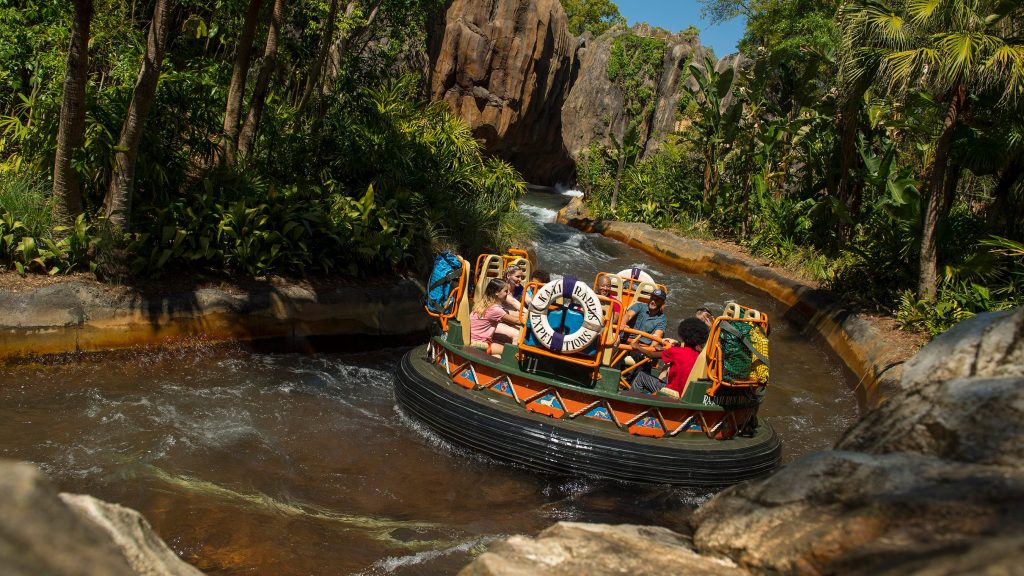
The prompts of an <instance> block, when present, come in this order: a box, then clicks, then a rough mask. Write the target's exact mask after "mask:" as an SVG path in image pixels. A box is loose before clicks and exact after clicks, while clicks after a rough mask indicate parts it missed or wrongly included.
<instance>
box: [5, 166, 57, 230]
mask: <svg viewBox="0 0 1024 576" xmlns="http://www.w3.org/2000/svg"><path fill="white" fill-rule="evenodd" d="M50 192H51V190H50V187H49V185H48V184H47V183H46V182H45V181H44V180H42V179H40V178H38V177H35V176H32V175H30V174H24V173H0V214H4V213H5V212H9V213H11V214H12V215H13V216H14V217H15V219H17V220H20V221H21V223H22V224H23V225H24V226H25V228H26V229H27V233H26V235H27V236H33V237H36V238H44V237H49V236H50V229H51V224H52V215H51V214H50V207H51V198H52V196H51V194H50Z"/></svg>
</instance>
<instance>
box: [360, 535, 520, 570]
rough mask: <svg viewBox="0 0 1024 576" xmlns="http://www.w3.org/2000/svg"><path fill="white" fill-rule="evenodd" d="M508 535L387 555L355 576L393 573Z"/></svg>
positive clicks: (478, 548)
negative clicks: (401, 554)
mask: <svg viewBox="0 0 1024 576" xmlns="http://www.w3.org/2000/svg"><path fill="white" fill-rule="evenodd" d="M507 537H508V535H505V534H501V535H496V536H482V537H480V538H474V539H472V540H468V541H466V542H463V543H461V544H457V545H455V546H451V547H449V548H444V549H442V550H424V551H423V552H417V553H415V554H409V555H406V556H388V557H387V558H384V559H382V560H377V561H376V562H374V563H373V564H371V565H370V566H369V567H367V568H366V569H365V570H363V571H361V572H356V575H357V576H373V575H376V574H393V573H394V572H395V571H396V570H398V569H399V568H406V567H409V566H415V565H417V564H423V563H424V562H429V561H431V560H436V559H437V558H441V557H443V556H448V555H450V554H458V553H471V552H476V551H481V552H482V551H483V550H484V549H486V548H487V546H488V545H490V543H491V542H494V541H495V540H498V539H500V538H507Z"/></svg>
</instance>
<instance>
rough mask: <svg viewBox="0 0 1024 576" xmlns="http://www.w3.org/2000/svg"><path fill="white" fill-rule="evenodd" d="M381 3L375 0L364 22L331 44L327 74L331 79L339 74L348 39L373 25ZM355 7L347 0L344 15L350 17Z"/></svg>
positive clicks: (354, 4)
mask: <svg viewBox="0 0 1024 576" xmlns="http://www.w3.org/2000/svg"><path fill="white" fill-rule="evenodd" d="M381 4H383V0H375V1H374V3H373V5H372V6H370V13H369V14H367V16H366V23H365V24H363V25H362V26H359V27H357V28H354V29H353V30H350V31H349V32H348V34H342V35H341V37H340V38H338V40H337V41H336V42H335V43H334V45H333V46H331V52H330V54H331V57H330V60H331V67H330V68H329V69H328V76H329V77H330V78H331V80H334V79H335V78H337V77H338V74H341V66H342V63H343V60H344V58H345V54H346V53H347V52H348V43H349V40H352V39H354V38H356V37H357V36H359V35H360V34H362V33H363V32H364V31H365V30H367V29H368V28H370V27H371V26H372V25H373V23H374V21H375V20H376V19H377V13H378V12H379V11H380V6H381ZM355 8H356V3H355V2H354V1H353V2H349V3H348V4H347V5H346V7H345V17H346V18H350V17H351V16H352V12H354V11H355ZM357 53H358V50H357Z"/></svg>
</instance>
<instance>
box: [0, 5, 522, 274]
mask: <svg viewBox="0 0 1024 576" xmlns="http://www.w3.org/2000/svg"><path fill="white" fill-rule="evenodd" d="M439 9H443V2H439V1H437V0H348V1H345V2H341V1H340V0H317V1H313V2H302V3H291V2H284V1H283V0H226V1H223V2H186V3H168V2H167V1H166V0H140V1H138V2H131V3H124V2H113V1H111V0H75V1H74V2H70V3H60V2H47V1H41V0H23V1H18V2H4V1H3V0H0V267H9V268H16V269H17V270H19V271H22V272H29V271H39V272H43V271H45V272H48V273H59V272H66V271H69V270H88V269H90V268H96V267H97V266H98V268H99V269H98V272H99V273H100V274H106V275H108V276H123V275H131V274H146V275H159V274H164V273H167V272H168V271H170V270H181V269H188V270H197V271H202V272H203V273H213V274H244V275H263V274H268V273H279V274H292V275H308V274H338V273H340V274H344V275H365V274H377V273H382V272H390V271H393V270H395V269H410V268H415V267H416V266H417V265H420V264H422V263H424V262H425V261H426V260H427V259H426V258H425V257H424V256H425V255H426V254H429V252H430V251H431V250H432V249H433V248H436V247H438V246H455V247H457V248H459V249H461V250H463V251H464V252H466V253H467V254H472V253H474V252H477V251H482V250H489V249H500V248H504V247H505V246H507V245H508V244H510V243H515V242H519V241H521V240H522V238H523V235H524V234H525V233H527V232H528V225H527V224H526V220H525V219H523V218H522V217H521V216H519V214H518V211H517V207H516V202H517V198H518V197H519V195H520V194H521V193H522V192H523V191H524V190H525V185H524V184H523V182H522V179H521V177H520V176H519V175H518V174H517V173H516V171H515V170H514V169H512V168H511V166H509V165H508V164H507V163H504V162H501V161H498V160H494V159H488V158H485V157H484V156H483V155H482V153H481V149H480V146H479V144H478V143H477V141H476V140H475V139H474V138H473V135H472V134H471V133H470V131H469V130H468V128H467V127H466V126H465V124H464V123H462V122H461V121H459V120H458V119H457V118H455V117H453V116H452V115H451V114H450V113H449V112H448V111H447V109H446V108H444V107H443V106H437V105H429V104H427V103H425V102H423V101H422V100H421V97H420V91H419V85H418V81H417V80H415V79H414V78H413V77H412V76H410V73H411V72H415V71H416V67H415V65H411V64H409V63H408V62H410V59H409V58H408V55H409V54H412V53H414V52H415V50H418V49H420V47H422V46H423V44H424V39H425V30H426V24H427V21H428V18H429V17H430V16H431V14H432V13H434V12H435V11H437V10H439ZM76 38H79V39H81V40H80V41H79V42H76V41H75V39H76ZM69 46H70V49H69ZM76 46H78V47H79V48H81V50H80V51H79V53H76V51H75V47H76ZM77 71H84V72H85V73H84V74H77ZM79 81H80V82H81V84H80V85H78V84H76V82H79ZM76 90H81V92H80V94H81V95H82V98H81V99H80V100H81V101H80V102H77V101H74V98H72V99H71V101H69V95H74V94H75V93H76ZM456 227H458V228H456ZM466 231H469V232H468V233H467V232H466Z"/></svg>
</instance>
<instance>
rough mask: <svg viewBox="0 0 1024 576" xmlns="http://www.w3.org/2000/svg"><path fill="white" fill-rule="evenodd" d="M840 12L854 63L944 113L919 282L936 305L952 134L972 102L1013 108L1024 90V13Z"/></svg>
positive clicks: (885, 8) (973, 8)
mask: <svg viewBox="0 0 1024 576" xmlns="http://www.w3.org/2000/svg"><path fill="white" fill-rule="evenodd" d="M841 11H842V12H843V13H844V14H845V15H846V17H845V18H844V19H843V20H842V22H841V25H842V27H843V32H844V34H845V35H848V36H849V37H850V38H852V39H853V40H854V41H853V42H852V45H851V47H852V49H853V51H854V59H855V60H859V61H861V62H862V63H863V64H864V65H865V66H868V65H869V64H870V63H872V62H874V61H876V59H877V62H878V68H877V71H875V73H874V77H875V79H876V82H877V83H878V84H880V85H881V87H882V88H883V89H885V90H887V91H889V92H898V93H905V91H906V90H908V89H911V88H914V89H921V90H924V91H926V92H928V93H929V94H931V95H932V97H933V98H934V99H935V100H936V102H939V103H941V104H942V105H943V106H944V107H945V110H946V112H945V117H944V120H943V123H942V127H941V131H940V132H939V136H938V137H937V139H936V141H935V142H934V143H933V152H932V154H931V161H930V164H929V166H928V168H927V177H928V186H927V189H928V193H927V204H926V206H925V212H924V222H923V228H922V234H921V251H920V252H921V253H920V272H919V279H918V295H919V297H922V298H934V297H935V294H936V290H937V277H938V245H937V238H938V232H939V229H940V227H941V225H942V223H943V221H944V220H945V217H946V215H947V213H948V207H949V205H950V204H951V198H946V196H949V195H950V194H951V193H952V192H953V190H952V187H950V186H947V185H946V182H945V178H946V174H947V170H948V168H949V160H950V157H951V153H952V149H953V146H954V135H955V133H956V131H957V129H958V127H960V126H961V125H962V124H963V123H964V121H965V120H966V119H967V118H966V117H968V116H969V115H970V114H971V109H970V105H971V99H972V97H973V96H975V95H977V94H979V93H983V92H994V93H998V95H999V97H998V102H999V103H1000V104H1001V105H1010V104H1012V103H1014V102H1016V100H1017V98H1019V97H1020V95H1021V92H1022V90H1024V40H1022V39H1021V37H1020V36H1019V35H1017V33H1016V31H1015V28H1016V27H1017V26H1019V22H1020V21H1021V18H1022V16H1024V8H1022V6H1021V4H1020V3H1019V2H1009V1H1003V0H894V1H893V2H890V3H883V2H879V1H876V0H851V1H850V2H847V3H846V4H845V5H844V6H843V8H841Z"/></svg>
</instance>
